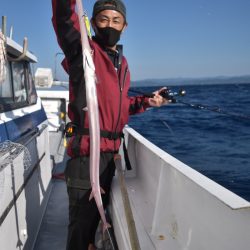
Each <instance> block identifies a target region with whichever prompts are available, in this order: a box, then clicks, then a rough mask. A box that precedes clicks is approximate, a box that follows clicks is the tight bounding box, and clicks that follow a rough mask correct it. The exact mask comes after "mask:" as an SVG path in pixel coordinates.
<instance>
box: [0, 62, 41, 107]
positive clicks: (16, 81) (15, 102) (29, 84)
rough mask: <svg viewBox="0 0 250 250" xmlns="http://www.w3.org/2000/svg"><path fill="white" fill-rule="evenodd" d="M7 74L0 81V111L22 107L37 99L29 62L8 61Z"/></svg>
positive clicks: (33, 102)
mask: <svg viewBox="0 0 250 250" xmlns="http://www.w3.org/2000/svg"><path fill="white" fill-rule="evenodd" d="M6 69H7V76H6V77H5V80H4V81H3V82H2V83H0V112H5V111H10V110H14V109H18V108H22V107H25V106H28V105H31V104H35V103H36V101H37V94H36V89H35V84H34V79H33V76H32V72H31V68H30V63H29V62H27V61H20V62H9V63H8V65H7V68H6Z"/></svg>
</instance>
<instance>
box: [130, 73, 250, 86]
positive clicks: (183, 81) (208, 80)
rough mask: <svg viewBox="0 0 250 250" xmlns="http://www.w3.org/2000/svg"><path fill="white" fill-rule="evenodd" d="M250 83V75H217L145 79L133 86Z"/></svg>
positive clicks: (134, 83) (134, 82)
mask: <svg viewBox="0 0 250 250" xmlns="http://www.w3.org/2000/svg"><path fill="white" fill-rule="evenodd" d="M243 83H250V75H245V76H216V77H200V78H195V77H194V78H185V77H179V78H165V79H145V80H138V81H132V82H131V86H132V87H142V86H176V85H180V86H182V85H197V84H198V85H205V84H243Z"/></svg>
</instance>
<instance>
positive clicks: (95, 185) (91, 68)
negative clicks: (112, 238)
mask: <svg viewBox="0 0 250 250" xmlns="http://www.w3.org/2000/svg"><path fill="white" fill-rule="evenodd" d="M76 6H77V9H78V18H79V23H80V31H81V41H82V55H83V70H84V77H85V84H86V100H87V111H88V117H89V132H90V181H91V187H92V192H91V195H90V198H89V199H90V200H91V199H92V198H93V197H94V199H95V202H96V205H97V208H98V210H99V213H100V216H101V219H102V222H103V231H105V230H106V229H108V228H109V227H111V226H110V225H109V224H108V223H107V220H106V217H105V212H104V208H103V203H102V197H101V188H100V176H99V163H100V125H99V112H98V100H97V93H96V75H95V65H94V62H93V58H92V49H91V47H90V45H89V40H88V35H87V28H86V24H85V15H84V12H83V5H82V1H81V0H76Z"/></svg>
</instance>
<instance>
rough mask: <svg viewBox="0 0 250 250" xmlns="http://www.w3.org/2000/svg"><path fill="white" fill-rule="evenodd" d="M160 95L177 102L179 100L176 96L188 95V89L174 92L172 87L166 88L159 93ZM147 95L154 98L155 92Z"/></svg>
mask: <svg viewBox="0 0 250 250" xmlns="http://www.w3.org/2000/svg"><path fill="white" fill-rule="evenodd" d="M159 95H160V96H162V97H163V98H164V99H166V100H168V101H170V102H172V103H176V102H177V101H176V99H175V97H176V96H184V95H186V90H184V89H180V90H179V91H178V92H173V91H172V90H171V89H169V88H165V89H163V90H162V91H161V92H160V93H159ZM147 96H148V97H151V98H153V97H154V94H150V95H147Z"/></svg>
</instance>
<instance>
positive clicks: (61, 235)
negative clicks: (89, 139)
mask: <svg viewBox="0 0 250 250" xmlns="http://www.w3.org/2000/svg"><path fill="white" fill-rule="evenodd" d="M50 149H51V158H52V161H53V162H54V167H53V170H52V174H58V173H62V172H63V171H64V168H65V165H66V161H67V159H68V157H67V155H66V154H65V147H64V146H63V140H62V134H61V133H50ZM67 225H68V197H67V190H66V184H65V181H64V180H60V179H52V191H51V194H50V198H49V201H48V204H47V208H46V211H45V214H44V217H43V220H42V224H41V227H40V230H39V233H38V237H37V240H36V243H35V246H34V250H64V249H66V241H67Z"/></svg>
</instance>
